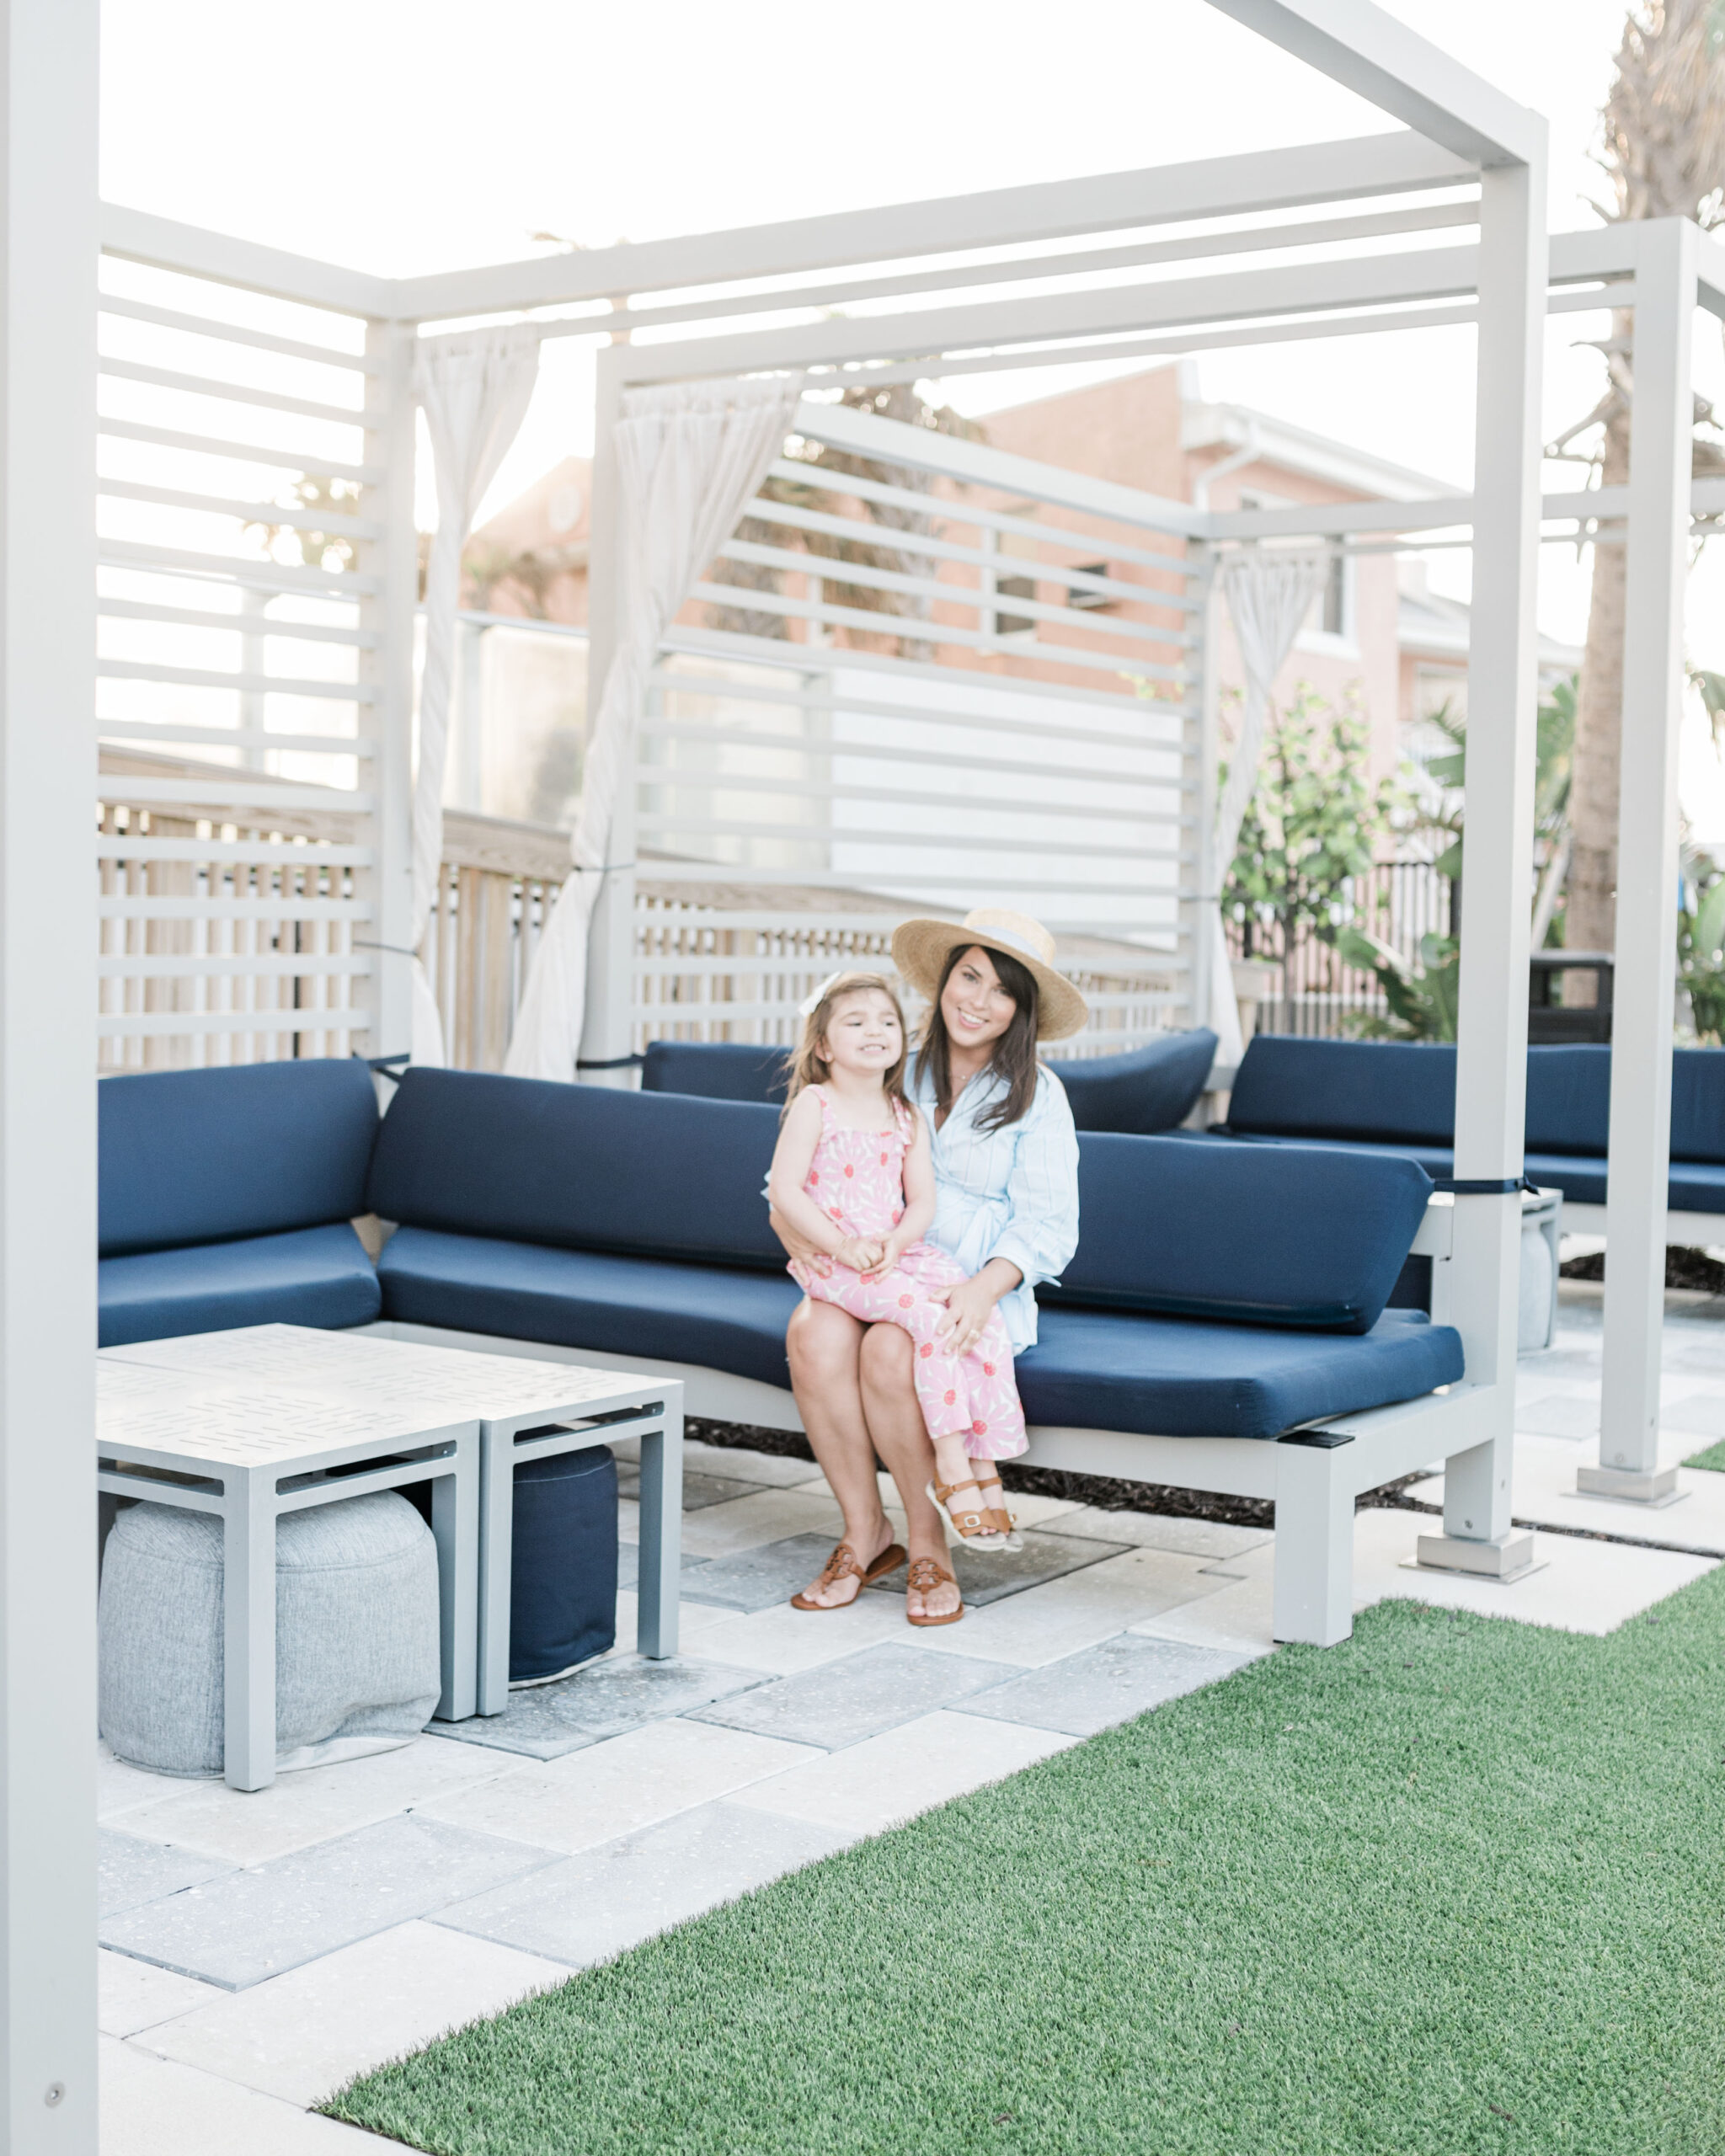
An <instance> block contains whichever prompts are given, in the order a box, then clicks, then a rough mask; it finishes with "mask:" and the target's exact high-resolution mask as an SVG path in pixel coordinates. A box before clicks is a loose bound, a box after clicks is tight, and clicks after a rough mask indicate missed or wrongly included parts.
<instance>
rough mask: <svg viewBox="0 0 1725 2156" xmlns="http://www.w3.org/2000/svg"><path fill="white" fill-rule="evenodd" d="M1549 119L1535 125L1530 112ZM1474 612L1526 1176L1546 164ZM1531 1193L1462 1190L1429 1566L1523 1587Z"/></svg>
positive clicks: (1469, 1077)
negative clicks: (1523, 1309)
mask: <svg viewBox="0 0 1725 2156" xmlns="http://www.w3.org/2000/svg"><path fill="white" fill-rule="evenodd" d="M1530 116H1531V115H1530ZM1481 188H1482V198H1481V204H1480V273H1479V356H1478V389H1477V408H1476V409H1477V417H1476V422H1475V436H1474V526H1473V603H1472V608H1471V629H1470V636H1471V648H1470V651H1469V655H1468V666H1467V874H1466V877H1465V878H1463V881H1462V887H1461V890H1462V898H1461V906H1462V918H1461V1008H1460V1024H1459V1027H1458V1033H1459V1036H1460V1038H1459V1041H1458V1043H1457V1054H1456V1072H1455V1173H1456V1176H1457V1177H1458V1178H1460V1179H1461V1180H1464V1181H1477V1182H1498V1181H1503V1180H1507V1179H1509V1177H1519V1175H1520V1173H1521V1165H1522V1129H1523V1118H1524V1110H1525V1093H1526V1090H1527V945H1528V926H1529V915H1530V906H1531V893H1532V878H1533V787H1534V728H1535V698H1536V691H1537V646H1536V643H1535V622H1534V600H1535V589H1536V584H1537V579H1538V574H1539V513H1540V496H1539V478H1540V439H1541V437H1540V382H1541V361H1542V359H1543V352H1544V340H1545V317H1546V230H1545V195H1546V179H1545V171H1544V165H1543V160H1542V159H1541V162H1539V163H1533V164H1521V165H1505V166H1498V167H1495V168H1492V169H1490V170H1487V172H1485V173H1482V175H1481ZM1520 1250H1521V1202H1520V1197H1519V1193H1515V1192H1509V1193H1503V1194H1501V1195H1478V1196H1463V1195H1458V1196H1457V1198H1456V1200H1455V1259H1454V1262H1453V1264H1452V1266H1451V1268H1450V1271H1451V1277H1452V1279H1453V1282H1454V1289H1453V1294H1452V1300H1451V1310H1450V1321H1451V1322H1452V1323H1453V1324H1454V1325H1455V1326H1456V1327H1457V1328H1458V1330H1459V1331H1460V1332H1461V1337H1462V1343H1463V1346H1464V1347H1465V1348H1466V1355H1467V1377H1468V1380H1469V1382H1470V1383H1471V1384H1473V1385H1483V1386H1486V1387H1487V1388H1489V1390H1486V1391H1485V1392H1483V1393H1482V1395H1481V1396H1480V1398H1479V1406H1478V1408H1477V1416H1478V1425H1479V1442H1478V1444H1476V1445H1475V1446H1474V1447H1472V1449H1471V1450H1469V1451H1467V1452H1464V1453H1462V1454H1460V1455H1459V1456H1453V1457H1452V1458H1451V1459H1450V1463H1449V1468H1448V1471H1447V1473H1446V1475H1445V1485H1444V1532H1443V1534H1440V1535H1433V1534H1423V1535H1421V1537H1420V1538H1419V1560H1420V1562H1421V1563H1422V1564H1432V1565H1439V1566H1447V1567H1450V1568H1451V1569H1454V1568H1456V1567H1460V1568H1461V1569H1462V1570H1465V1571H1467V1572H1485V1573H1488V1574H1490V1575H1492V1576H1493V1577H1498V1578H1509V1577H1514V1575H1515V1574H1516V1573H1518V1572H1524V1571H1525V1570H1526V1569H1527V1567H1528V1566H1530V1564H1531V1563H1532V1561H1533V1538H1532V1536H1531V1535H1530V1534H1517V1533H1515V1532H1514V1530H1512V1529H1511V1528H1510V1524H1509V1479H1510V1465H1511V1456H1512V1451H1513V1446H1514V1438H1513V1434H1512V1432H1513V1416H1514V1401H1515V1342H1516V1305H1517V1299H1518V1282H1519V1262H1520Z"/></svg>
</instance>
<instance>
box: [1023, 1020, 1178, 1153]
mask: <svg viewBox="0 0 1725 2156" xmlns="http://www.w3.org/2000/svg"><path fill="white" fill-rule="evenodd" d="M1215 1054H1216V1037H1215V1034H1214V1033H1211V1032H1210V1028H1209V1027H1207V1026H1199V1027H1197V1028H1196V1029H1195V1030H1194V1031H1193V1032H1192V1033H1170V1034H1169V1035H1168V1036H1167V1038H1166V1039H1165V1040H1160V1041H1152V1042H1151V1043H1150V1045H1149V1047H1147V1048H1139V1049H1132V1050H1131V1051H1130V1053H1129V1054H1125V1055H1097V1056H1091V1057H1087V1058H1086V1059H1083V1060H1082V1061H1080V1062H1076V1063H1054V1062H1050V1063H1049V1066H1048V1067H1049V1070H1052V1071H1053V1073H1054V1074H1055V1077H1056V1078H1058V1079H1059V1080H1060V1083H1061V1085H1062V1086H1065V1089H1066V1098H1067V1100H1068V1102H1070V1103H1071V1109H1072V1120H1073V1122H1074V1123H1076V1124H1077V1126H1078V1128H1079V1129H1081V1130H1130V1131H1137V1132H1139V1133H1140V1134H1146V1133H1148V1132H1151V1131H1154V1130H1172V1129H1173V1128H1174V1126H1175V1124H1176V1123H1183V1122H1184V1120H1185V1118H1187V1117H1188V1115H1189V1114H1190V1113H1191V1112H1192V1107H1193V1104H1194V1102H1196V1100H1197V1098H1198V1097H1199V1094H1200V1093H1201V1092H1202V1091H1204V1080H1205V1079H1206V1078H1207V1077H1209V1075H1210V1065H1211V1064H1212V1063H1214V1062H1215Z"/></svg>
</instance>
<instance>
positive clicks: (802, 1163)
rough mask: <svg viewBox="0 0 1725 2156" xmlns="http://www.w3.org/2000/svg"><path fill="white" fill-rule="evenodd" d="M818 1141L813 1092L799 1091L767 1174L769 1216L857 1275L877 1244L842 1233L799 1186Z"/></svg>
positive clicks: (874, 1254)
mask: <svg viewBox="0 0 1725 2156" xmlns="http://www.w3.org/2000/svg"><path fill="white" fill-rule="evenodd" d="M819 1144H820V1102H819V1101H818V1100H817V1099H816V1098H815V1097H814V1093H813V1092H812V1091H811V1092H804V1093H799V1094H798V1096H797V1097H796V1099H795V1100H794V1101H793V1102H792V1103H791V1106H790V1112H789V1113H788V1115H787V1116H786V1117H785V1119H784V1122H783V1123H782V1125H781V1126H780V1129H779V1134H778V1144H777V1145H776V1146H775V1147H774V1148H773V1153H772V1167H771V1168H770V1169H768V1171H767V1176H766V1199H767V1204H768V1206H769V1207H770V1209H771V1212H770V1214H769V1217H770V1218H773V1219H778V1220H781V1221H782V1222H784V1223H785V1224H786V1225H788V1227H789V1228H791V1229H792V1230H793V1232H794V1233H795V1234H796V1235H798V1236H800V1237H801V1238H802V1239H803V1240H804V1241H805V1242H808V1243H810V1244H812V1245H813V1246H814V1248H815V1249H816V1250H818V1251H820V1252H821V1254H822V1255H823V1256H824V1257H836V1258H837V1259H838V1260H839V1262H840V1263H841V1264H843V1265H848V1266H851V1267H853V1268H854V1269H855V1270H856V1271H857V1272H859V1273H860V1272H862V1271H863V1269H864V1267H867V1266H870V1265H873V1263H874V1262H876V1261H877V1259H878V1257H879V1250H880V1246H879V1244H878V1243H871V1242H865V1241H863V1239H862V1238H861V1237H860V1236H856V1235H846V1233H845V1232H844V1230H842V1229H841V1227H840V1226H839V1225H838V1224H837V1222H836V1221H835V1220H830V1219H828V1218H827V1216H826V1214H825V1213H823V1212H822V1211H821V1209H820V1207H819V1206H818V1205H817V1204H816V1203H814V1199H813V1198H811V1197H810V1196H809V1193H808V1192H807V1191H806V1190H804V1187H803V1186H804V1183H805V1182H807V1181H808V1180H809V1165H810V1163H811V1162H812V1161H814V1149H815V1147H816V1146H817V1145H819ZM794 1255H795V1253H794V1252H793V1256H794Z"/></svg>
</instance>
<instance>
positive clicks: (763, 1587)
mask: <svg viewBox="0 0 1725 2156" xmlns="http://www.w3.org/2000/svg"><path fill="white" fill-rule="evenodd" d="M836 1539H837V1538H836V1533H832V1534H788V1535H786V1536H784V1537H783V1538H782V1540H779V1541H777V1542H767V1543H763V1544H762V1545H761V1547H760V1548H758V1549H755V1550H740V1551H739V1552H738V1553H737V1555H736V1556H733V1557H713V1558H709V1559H708V1560H707V1561H705V1563H703V1565H702V1568H701V1574H700V1577H699V1578H698V1579H697V1578H692V1577H685V1579H684V1582H683V1598H684V1600H685V1601H695V1602H709V1603H718V1604H722V1605H723V1606H724V1608H726V1609H740V1610H745V1611H748V1610H755V1609H772V1606H773V1604H775V1603H777V1602H788V1601H789V1600H790V1598H791V1597H792V1596H793V1594H795V1593H798V1590H799V1589H801V1588H805V1587H807V1586H808V1584H809V1582H810V1580H813V1579H817V1578H819V1577H820V1570H821V1567H822V1566H824V1565H825V1562H826V1561H827V1559H828V1558H829V1557H830V1556H831V1555H832V1545H833V1544H834V1542H835V1540H836Z"/></svg>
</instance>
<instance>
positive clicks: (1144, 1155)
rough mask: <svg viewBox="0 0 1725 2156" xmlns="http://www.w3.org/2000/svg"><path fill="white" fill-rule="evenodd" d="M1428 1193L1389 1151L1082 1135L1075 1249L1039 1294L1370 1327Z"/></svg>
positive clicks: (1289, 1322)
mask: <svg viewBox="0 0 1725 2156" xmlns="http://www.w3.org/2000/svg"><path fill="white" fill-rule="evenodd" d="M1431 1191H1432V1182H1431V1178H1430V1177H1429V1176H1428V1175H1427V1174H1426V1172H1425V1171H1424V1169H1423V1168H1422V1167H1420V1166H1418V1163H1417V1162H1415V1161H1409V1160H1403V1159H1401V1158H1399V1157H1397V1156H1395V1155H1387V1156H1386V1155H1375V1154H1365V1153H1349V1152H1347V1151H1344V1150H1342V1149H1341V1148H1339V1147H1332V1146H1327V1145H1231V1144H1230V1143H1229V1142H1228V1141H1227V1140H1226V1139H1195V1140H1194V1139H1178V1138H1134V1137H1126V1136H1122V1135H1119V1134H1114V1133H1112V1132H1101V1131H1087V1132H1085V1133H1084V1134H1082V1135H1081V1137H1080V1139H1079V1140H1078V1198H1079V1219H1080V1221H1081V1230H1080V1235H1079V1241H1078V1249H1077V1253H1076V1256H1075V1257H1073V1259H1072V1261H1071V1263H1070V1264H1069V1265H1068V1266H1067V1267H1066V1268H1065V1272H1064V1273H1062V1274H1061V1276H1060V1279H1061V1284H1060V1287H1059V1288H1057V1289H1055V1288H1046V1287H1044V1288H1041V1289H1038V1291H1037V1292H1038V1296H1039V1299H1043V1298H1045V1299H1048V1300H1049V1301H1053V1302H1067V1303H1086V1304H1090V1305H1096V1306H1098V1307H1100V1308H1103V1309H1108V1310H1157V1311H1161V1312H1163V1313H1165V1314H1166V1315H1169V1316H1173V1317H1207V1318H1233V1319H1236V1320H1239V1321H1244V1322H1246V1323H1249V1324H1257V1325H1277V1326H1300V1327H1306V1328H1310V1329H1312V1330H1316V1331H1332V1332H1369V1331H1370V1330H1371V1328H1372V1326H1374V1325H1375V1324H1376V1322H1377V1321H1378V1319H1379V1317H1380V1316H1381V1315H1382V1313H1383V1310H1384V1306H1385V1304H1386V1302H1387V1301H1388V1299H1389V1296H1390V1293H1391V1289H1393V1288H1394V1286H1395V1284H1396V1278H1397V1274H1398V1273H1400V1272H1401V1270H1402V1261H1403V1260H1404V1259H1405V1258H1406V1257H1407V1250H1408V1246H1409V1244H1410V1243H1412V1241H1413V1238H1414V1235H1415V1233H1416V1231H1417V1230H1418V1227H1419V1224H1420V1221H1421V1219H1423V1217H1424V1214H1425V1208H1426V1201H1427V1199H1428V1198H1429V1197H1430V1195H1431Z"/></svg>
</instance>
